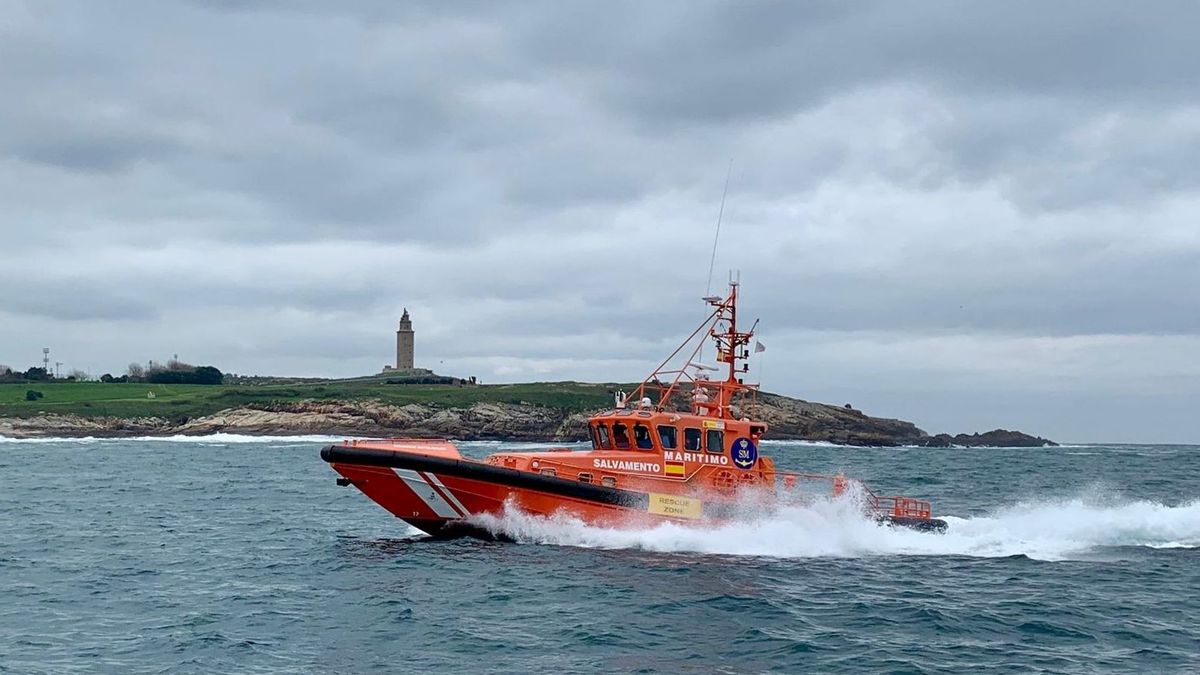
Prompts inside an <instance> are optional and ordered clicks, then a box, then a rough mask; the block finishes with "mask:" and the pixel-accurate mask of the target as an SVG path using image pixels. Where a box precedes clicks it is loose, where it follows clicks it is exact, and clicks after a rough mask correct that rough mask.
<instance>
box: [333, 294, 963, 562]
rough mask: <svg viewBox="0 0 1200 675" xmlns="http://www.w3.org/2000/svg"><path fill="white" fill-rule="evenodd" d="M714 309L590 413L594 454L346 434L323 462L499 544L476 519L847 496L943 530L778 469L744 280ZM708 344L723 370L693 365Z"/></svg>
mask: <svg viewBox="0 0 1200 675" xmlns="http://www.w3.org/2000/svg"><path fill="white" fill-rule="evenodd" d="M704 301H705V302H706V303H707V305H708V306H709V307H710V308H711V311H710V314H709V315H708V317H707V318H706V319H705V320H704V321H703V322H701V324H700V325H699V326H698V327H697V328H696V330H695V331H693V332H692V334H691V335H690V336H689V337H688V338H687V339H686V340H684V342H683V343H682V344H681V345H680V346H679V347H678V348H676V350H675V351H674V352H673V353H672V354H671V355H670V356H669V357H667V359H666V360H664V361H663V362H662V363H661V364H660V365H659V367H658V368H656V369H655V370H654V372H653V373H651V374H650V376H649V377H647V378H646V380H645V381H643V382H642V383H641V385H639V386H638V387H637V388H636V389H634V390H633V392H632V393H631V395H626V394H625V393H624V392H616V393H615V395H614V401H613V407H612V408H611V409H609V410H605V411H603V412H600V413H597V414H595V415H592V416H591V417H590V418H589V420H588V436H589V440H590V444H591V447H590V448H584V449H579V448H574V449H573V448H551V449H541V450H538V451H532V452H524V451H513V452H499V453H496V454H493V455H491V456H489V457H487V458H485V459H483V460H477V459H472V458H469V457H464V456H463V455H462V454H461V453H460V452H459V450H458V448H457V447H456V446H455V445H454V444H453V443H452V442H450V441H447V440H442V439H403V438H394V439H379V440H347V441H344V442H342V443H338V444H336V445H331V446H328V447H326V448H324V449H322V450H321V458H322V459H324V460H325V461H326V462H328V463H329V464H330V465H331V466H332V468H333V469H334V470H335V471H336V472H337V473H339V474H340V475H341V477H340V478H338V480H337V482H338V484H339V485H342V486H347V485H353V486H354V487H356V488H358V489H359V490H360V491H361V492H362V493H363V494H365V495H366V496H367V497H369V498H370V499H372V500H373V501H375V502H376V503H377V504H379V505H380V506H382V507H383V508H384V509H386V510H387V511H389V512H390V513H391V514H392V515H394V516H396V517H397V518H400V519H402V520H404V521H405V522H407V523H409V524H410V525H412V526H413V527H416V528H417V529H420V530H422V531H424V532H426V533H428V534H430V535H432V536H435V537H459V536H474V537H479V538H484V539H494V538H498V535H497V533H495V532H493V531H491V530H490V529H488V527H486V525H485V523H483V522H482V519H480V518H479V517H478V516H482V515H485V514H490V515H493V516H500V515H502V514H503V513H504V512H505V510H506V509H517V510H520V511H522V512H525V513H528V514H532V515H536V516H553V515H556V514H567V515H570V516H573V517H575V518H578V519H580V520H582V521H584V522H586V523H589V524H594V525H600V526H610V527H640V526H647V525H653V524H656V523H660V522H678V523H707V522H714V521H718V522H719V521H723V520H728V519H731V518H737V517H740V516H741V515H744V514H745V509H746V508H751V509H755V508H770V506H771V505H772V504H777V503H780V502H784V503H792V502H796V501H800V502H802V501H803V500H805V499H816V498H829V497H830V496H832V497H842V496H843V495H845V496H846V497H845V498H853V499H856V500H857V501H858V503H859V504H860V505H861V508H862V509H863V511H864V513H865V514H866V515H867V516H869V517H872V518H874V519H876V520H878V521H879V522H880V523H883V524H886V525H891V526H903V527H909V528H913V529H916V530H921V531H929V532H943V531H945V529H946V523H945V521H944V520H941V519H937V518H934V517H933V512H932V507H931V505H930V503H929V502H928V501H925V500H921V499H913V498H910V497H902V496H883V495H878V494H876V493H875V492H873V491H872V490H870V489H869V488H867V487H866V486H865V485H863V484H862V483H861V482H859V481H857V480H854V479H852V478H848V477H846V476H843V475H840V474H839V475H832V476H830V475H821V474H813V473H797V472H789V471H780V470H777V469H776V467H775V462H774V461H773V460H772V458H770V457H768V456H765V455H763V454H761V452H760V450H761V447H760V441H761V440H762V439H763V437H764V436H765V435H766V433H767V424H765V423H764V422H762V421H759V420H756V419H754V416H755V413H756V410H757V399H758V385H756V384H746V383H745V382H744V377H745V376H746V374H747V373H748V371H749V363H748V361H749V359H750V355H751V350H752V347H751V344H752V340H753V337H754V328H755V327H757V325H758V322H757V321H756V322H755V323H754V326H752V327H751V328H750V329H749V330H746V331H742V330H739V329H738V325H737V301H738V283H737V282H736V281H734V282H731V283H730V285H729V292H728V294H727V295H726V296H724V297H720V296H713V297H706V298H704ZM709 341H711V342H712V343H714V344H715V347H716V353H715V356H716V361H717V363H719V364H722V365H720V366H714V365H706V364H703V363H701V362H699V361H698V360H697V358H698V357H699V356H700V354H701V351H702V349H703V347H704V345H705V344H707V343H708V342H709ZM753 345H754V347H753V349H761V345H760V344H759V343H758V342H756V341H755V342H754V343H753ZM713 375H716V377H714V376H713ZM748 505H749V506H748Z"/></svg>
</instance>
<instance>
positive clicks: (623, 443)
mask: <svg viewBox="0 0 1200 675" xmlns="http://www.w3.org/2000/svg"><path fill="white" fill-rule="evenodd" d="M613 445H615V446H616V447H617V448H618V449H620V450H628V449H629V427H627V426H625V425H624V424H622V423H620V422H617V423H616V424H614V425H613Z"/></svg>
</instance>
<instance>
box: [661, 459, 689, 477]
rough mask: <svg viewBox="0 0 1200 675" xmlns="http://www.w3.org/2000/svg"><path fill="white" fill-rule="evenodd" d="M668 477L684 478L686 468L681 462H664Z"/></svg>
mask: <svg viewBox="0 0 1200 675" xmlns="http://www.w3.org/2000/svg"><path fill="white" fill-rule="evenodd" d="M664 464H665V466H666V469H667V475H668V476H685V475H687V467H686V466H685V465H684V463H683V462H664Z"/></svg>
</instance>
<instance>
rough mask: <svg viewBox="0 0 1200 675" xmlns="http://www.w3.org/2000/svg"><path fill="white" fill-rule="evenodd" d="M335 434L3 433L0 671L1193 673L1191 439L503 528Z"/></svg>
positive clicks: (864, 475)
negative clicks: (628, 518)
mask: <svg viewBox="0 0 1200 675" xmlns="http://www.w3.org/2000/svg"><path fill="white" fill-rule="evenodd" d="M329 440H331V439H324V438H320V437H305V438H291V439H285V438H247V437H239V436H225V435H222V436H214V437H207V438H200V439H196V438H173V439H124V440H88V439H84V440H36V441H5V440H0V476H2V478H0V671H3V672H12V673H43V672H44V673H64V672H113V673H160V672H161V673H176V672H254V673H276V672H279V673H285V672H322V673H324V672H403V673H408V672H454V673H480V672H513V673H521V672H556V673H596V672H604V673H607V672H640V673H652V672H665V673H710V672H717V673H741V672H911V673H932V672H973V673H988V672H994V673H1009V672H1011V673H1024V672H1038V671H1041V672H1079V673H1085V672H1086V673H1091V672H1103V671H1113V672H1166V673H1175V672H1179V673H1184V672H1198V671H1200V461H1198V460H1200V447H1195V446H1136V445H1121V446H1117V445H1092V446H1077V447H1061V448H1027V449H996V448H980V449H963V448H937V449H933V448H848V447H839V446H831V445H814V444H802V443H787V442H774V443H771V442H768V443H766V444H765V447H764V449H763V451H764V452H765V453H768V454H771V455H773V456H775V457H776V459H777V463H778V465H779V467H780V468H786V469H792V470H806V471H814V472H826V473H828V472H837V471H843V472H845V473H846V474H847V475H850V476H856V477H859V478H861V479H863V480H864V481H866V482H867V483H868V484H870V485H871V486H872V487H873V488H875V489H876V490H877V491H879V492H881V493H907V494H911V495H912V496H919V497H924V498H929V499H932V500H933V503H934V508H935V512H936V513H937V514H938V515H941V516H944V517H945V519H946V520H947V521H948V522H949V524H950V529H949V531H948V532H947V533H946V534H944V535H935V534H922V533H917V532H912V531H908V530H902V529H890V528H887V527H881V526H879V525H876V524H875V523H873V522H871V521H868V520H866V519H864V518H863V517H861V515H859V511H858V510H857V509H856V508H854V505H853V503H852V502H851V501H850V500H846V499H837V500H830V499H819V500H817V501H815V502H811V503H805V504H795V505H791V506H786V507H782V508H779V509H775V510H773V511H770V512H767V513H757V514H747V516H746V518H745V519H743V520H739V521H737V522H730V523H727V524H723V525H720V526H718V527H686V526H679V525H660V526H658V527H654V528H650V529H642V530H621V529H605V528H596V527H589V526H586V525H584V524H582V523H579V522H577V521H574V520H572V519H570V518H565V517H564V518H554V519H550V520H545V519H538V518H532V517H529V516H525V515H522V514H519V513H510V514H507V515H505V516H503V517H501V518H499V519H496V520H495V521H493V522H492V523H491V525H492V526H493V527H495V528H497V529H502V530H504V531H505V533H506V534H509V535H510V536H513V537H515V538H517V540H518V542H519V543H515V544H504V543H486V542H480V541H474V540H459V541H450V542H439V541H431V540H429V539H427V538H425V537H423V536H421V535H420V534H419V533H418V532H416V531H414V530H412V529H410V528H409V527H408V526H406V525H405V524H404V523H403V522H401V521H399V520H396V519H394V518H392V517H391V516H390V515H388V514H387V513H386V512H384V511H383V510H382V509H380V508H379V507H377V506H376V505H374V504H373V503H372V502H370V501H369V500H368V499H367V498H366V497H364V496H363V495H362V494H360V493H359V492H358V491H357V490H355V489H353V488H339V487H337V486H336V485H335V484H334V478H335V474H334V473H333V472H332V471H331V470H330V469H329V467H328V466H327V465H326V464H325V463H324V462H322V461H321V460H320V459H319V458H318V455H317V453H318V451H319V449H320V447H321V445H322V443H326V442H328V441H329ZM512 447H517V444H498V443H479V444H465V450H466V452H468V453H469V454H473V455H476V456H480V455H482V454H486V453H487V452H492V451H495V450H498V449H502V448H512Z"/></svg>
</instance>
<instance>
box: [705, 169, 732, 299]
mask: <svg viewBox="0 0 1200 675" xmlns="http://www.w3.org/2000/svg"><path fill="white" fill-rule="evenodd" d="M732 175H733V158H732V157H730V158H729V169H728V170H727V171H726V172H725V189H724V190H722V191H721V208H720V210H719V211H717V233H716V234H714V235H713V250H712V258H710V259H709V261H708V285H707V286H705V287H704V295H705V297H707V296H710V295H712V273H713V265H715V264H716V262H717V240H719V239H720V238H721V217H722V216H724V215H725V195H727V194H729V177H730V176H732Z"/></svg>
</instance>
